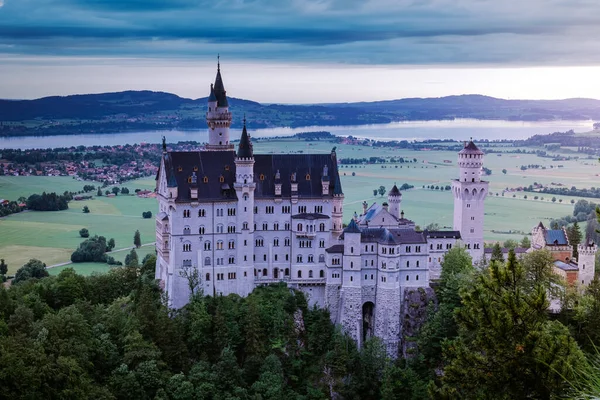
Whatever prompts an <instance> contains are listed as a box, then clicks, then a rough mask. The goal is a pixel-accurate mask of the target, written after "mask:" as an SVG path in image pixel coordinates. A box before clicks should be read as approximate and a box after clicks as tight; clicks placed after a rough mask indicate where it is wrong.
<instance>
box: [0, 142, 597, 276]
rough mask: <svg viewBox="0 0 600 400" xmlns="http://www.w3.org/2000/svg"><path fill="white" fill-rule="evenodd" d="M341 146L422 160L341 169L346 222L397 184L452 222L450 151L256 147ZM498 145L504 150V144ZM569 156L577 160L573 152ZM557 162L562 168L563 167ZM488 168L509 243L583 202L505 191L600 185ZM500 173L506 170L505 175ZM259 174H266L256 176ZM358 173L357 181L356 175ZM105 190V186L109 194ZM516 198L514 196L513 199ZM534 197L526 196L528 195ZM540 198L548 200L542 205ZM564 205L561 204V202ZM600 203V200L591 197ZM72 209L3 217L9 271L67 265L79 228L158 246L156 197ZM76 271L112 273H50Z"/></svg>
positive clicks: (65, 186) (551, 173) (496, 232)
mask: <svg viewBox="0 0 600 400" xmlns="http://www.w3.org/2000/svg"><path fill="white" fill-rule="evenodd" d="M333 146H337V157H338V159H342V158H367V159H368V158H369V157H372V156H377V157H396V158H397V157H404V158H405V159H410V160H413V159H415V158H416V159H417V161H416V162H411V163H404V164H397V165H394V164H384V165H381V164H371V165H353V166H346V165H343V166H340V174H341V179H342V186H343V189H344V194H345V207H344V219H345V221H348V220H350V218H352V216H353V214H354V213H355V212H356V213H358V214H360V213H361V211H362V202H363V201H365V200H366V201H367V202H368V203H369V204H372V203H373V202H378V203H381V202H383V201H385V200H386V198H387V196H385V195H384V196H383V197H382V196H379V195H377V196H373V189H376V188H378V187H379V186H385V188H386V189H387V190H389V189H391V187H392V186H393V185H394V183H396V184H398V186H400V185H401V184H403V183H409V184H411V185H414V186H415V188H414V189H411V190H407V191H404V192H403V197H402V209H403V210H404V212H405V217H406V218H409V219H412V220H413V221H415V222H416V224H417V225H420V226H421V227H424V226H426V225H428V224H429V223H432V222H436V223H438V224H439V225H440V226H443V227H446V228H451V227H452V221H453V216H452V214H453V198H452V194H451V192H449V191H440V190H430V189H426V188H423V186H428V185H436V186H446V185H450V183H451V180H452V179H454V178H455V177H456V176H457V174H458V171H457V166H456V158H457V155H456V153H455V152H450V151H448V152H445V151H412V150H392V149H386V148H371V147H365V146H352V145H335V144H333V143H330V142H318V141H317V142H302V141H297V140H293V139H277V140H268V141H266V140H263V141H256V142H255V144H254V150H255V152H257V153H298V152H304V153H309V152H318V153H329V152H331V149H332V148H333ZM499 147H500V146H499ZM564 152H565V155H571V156H572V155H573V153H572V152H571V151H570V150H569V149H565V150H564ZM528 164H539V165H542V166H545V167H546V168H545V169H541V168H540V169H528V170H525V171H522V170H521V169H520V167H521V165H528ZM559 165H561V167H560V168H559ZM485 166H486V167H487V168H489V169H491V170H492V175H490V176H487V177H486V178H485V179H486V180H488V181H489V182H490V194H489V196H488V198H487V200H486V206H485V212H486V216H485V226H484V229H485V239H486V240H488V241H493V240H506V239H521V238H522V237H523V234H524V233H528V232H530V231H531V229H532V228H533V226H534V225H536V224H537V223H538V222H539V221H543V222H545V223H547V222H548V221H549V220H550V219H551V218H558V217H562V216H565V215H567V214H571V213H572V210H573V205H572V204H571V200H575V201H577V200H578V199H579V198H577V197H569V196H556V198H557V201H556V202H554V203H553V202H552V201H551V199H552V197H554V196H552V195H543V194H540V195H538V196H539V197H540V199H538V200H534V199H533V197H534V196H535V194H532V193H525V192H516V193H505V194H504V196H502V191H503V190H504V189H505V188H507V187H510V188H514V187H518V186H529V185H531V184H533V183H534V182H539V183H544V184H548V185H550V184H551V183H561V184H563V185H566V186H567V187H571V186H577V187H588V188H589V187H592V186H598V185H600V178H599V176H598V174H600V165H598V163H597V161H596V160H588V159H580V160H571V161H552V160H551V159H549V158H541V157H538V156H536V155H530V154H508V153H505V154H501V155H497V154H489V155H487V156H486V158H485ZM502 169H506V170H507V173H506V174H503V173H502ZM257 172H259V173H260V171H257ZM353 173H354V176H353ZM86 183H87V184H89V182H82V181H77V180H75V179H72V178H70V177H4V176H3V177H0V198H6V199H17V198H18V197H19V196H25V197H27V196H29V195H31V194H33V193H41V192H42V191H55V192H58V193H62V192H64V191H65V190H69V191H78V190H81V189H82V188H83V185H84V184H86ZM123 186H126V187H127V188H129V190H130V191H131V192H132V193H133V191H134V189H136V188H139V189H152V188H153V187H154V179H153V178H151V177H149V178H146V179H141V180H136V181H131V182H127V183H125V184H124V185H123ZM105 190H106V189H105ZM513 194H514V195H515V197H513ZM525 196H527V197H528V198H527V199H525V198H524V197H525ZM541 197H543V198H544V199H543V200H541ZM559 200H562V203H561V202H560V201H559ZM587 200H590V201H596V202H598V203H600V199H597V200H595V199H587ZM84 205H87V206H88V207H89V208H90V210H91V212H90V213H89V214H84V213H83V212H82V211H81V209H82V207H83V206H84ZM69 207H70V208H69V210H65V211H58V212H33V211H32V212H23V213H20V214H16V215H11V216H8V217H5V218H0V258H4V259H5V260H6V261H7V263H8V264H9V273H11V274H12V273H14V272H15V271H16V270H17V269H18V268H19V267H20V266H21V265H23V264H24V263H25V262H26V261H27V260H28V259H30V258H38V259H40V260H42V261H44V262H45V263H46V264H48V265H55V264H60V263H64V262H68V261H69V259H70V255H71V253H72V252H73V250H74V249H75V248H76V247H77V246H78V244H79V243H80V242H81V241H82V238H81V237H80V236H79V230H80V229H81V228H87V229H89V230H90V233H91V235H95V234H97V235H103V236H105V237H106V238H107V239H109V238H114V239H115V241H116V249H117V250H118V249H125V250H123V251H118V252H114V254H112V255H113V257H115V259H117V260H120V261H123V260H124V258H125V255H126V254H127V253H128V252H129V249H130V248H131V246H132V245H133V233H134V232H135V230H136V229H139V230H140V233H141V236H142V242H143V243H145V244H146V243H152V242H154V236H155V232H154V229H155V228H154V219H153V218H152V219H143V218H142V217H141V214H142V212H143V211H148V210H150V211H152V213H153V214H155V213H156V209H157V204H156V200H155V199H140V198H137V196H134V195H130V196H117V197H113V198H107V197H104V196H101V197H95V198H94V199H93V200H88V201H72V202H71V203H70V204H69ZM509 232H513V233H509ZM153 251H154V248H153V246H144V247H142V248H141V249H139V250H138V255H139V257H140V259H142V258H143V257H144V255H145V254H148V253H151V252H153ZM67 267H73V268H75V269H76V270H77V271H78V272H80V273H82V274H90V273H92V272H103V271H107V270H108V269H109V268H110V267H109V266H108V265H106V264H98V263H80V264H71V265H66V266H63V267H55V268H52V269H51V270H50V272H51V273H52V274H55V273H59V272H60V271H61V270H62V269H64V268H67Z"/></svg>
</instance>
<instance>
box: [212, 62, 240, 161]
mask: <svg viewBox="0 0 600 400" xmlns="http://www.w3.org/2000/svg"><path fill="white" fill-rule="evenodd" d="M206 125H208V144H207V145H206V150H212V151H223V150H229V151H231V150H233V149H234V147H233V144H231V143H230V142H229V128H230V127H231V113H230V112H229V102H228V101H227V92H226V91H225V85H223V78H222V77H221V64H220V62H218V63H217V77H216V78H215V84H214V85H212V84H211V85H210V96H209V97H208V111H207V112H206Z"/></svg>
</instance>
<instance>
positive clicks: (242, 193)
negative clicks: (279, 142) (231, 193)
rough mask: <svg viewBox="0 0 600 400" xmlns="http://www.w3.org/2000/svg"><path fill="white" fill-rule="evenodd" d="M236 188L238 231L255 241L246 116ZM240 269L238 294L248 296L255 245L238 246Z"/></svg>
mask: <svg viewBox="0 0 600 400" xmlns="http://www.w3.org/2000/svg"><path fill="white" fill-rule="evenodd" d="M233 186H234V188H235V191H236V193H237V198H238V201H239V202H240V203H243V207H238V212H239V218H238V227H237V229H238V231H239V232H241V237H240V239H241V241H242V242H243V243H251V244H252V243H254V240H253V235H254V211H253V210H254V190H255V189H256V183H255V182H254V152H253V149H252V142H251V141H250V136H249V135H248V131H247V130H246V118H245V117H244V127H243V129H242V137H241V138H240V144H239V146H238V151H237V154H236V158H235V183H234V185H233ZM238 249H239V250H238V257H237V259H238V269H239V270H240V274H239V276H240V278H241V280H242V281H241V282H242V283H241V286H240V287H239V289H240V291H239V292H238V294H239V295H240V296H248V295H249V294H250V293H251V292H252V290H253V289H254V274H253V265H254V263H253V255H254V247H253V246H239V247H238Z"/></svg>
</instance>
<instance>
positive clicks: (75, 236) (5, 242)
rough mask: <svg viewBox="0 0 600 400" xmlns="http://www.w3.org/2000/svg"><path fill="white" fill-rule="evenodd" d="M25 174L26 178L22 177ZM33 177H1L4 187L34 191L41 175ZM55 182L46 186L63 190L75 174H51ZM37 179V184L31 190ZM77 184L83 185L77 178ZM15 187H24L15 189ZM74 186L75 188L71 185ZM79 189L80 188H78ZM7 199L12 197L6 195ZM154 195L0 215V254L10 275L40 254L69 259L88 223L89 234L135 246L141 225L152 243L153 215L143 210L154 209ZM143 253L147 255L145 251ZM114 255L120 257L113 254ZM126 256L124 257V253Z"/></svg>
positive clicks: (145, 183)
mask: <svg viewBox="0 0 600 400" xmlns="http://www.w3.org/2000/svg"><path fill="white" fill-rule="evenodd" d="M19 178H22V179H23V180H22V181H21V179H19ZM27 178H29V177H10V179H8V180H3V182H4V185H3V188H2V189H3V191H2V192H0V197H1V196H4V194H3V193H4V189H5V188H6V187H7V186H8V190H7V192H8V193H28V192H29V193H33V192H36V191H37V189H38V187H39V185H40V183H39V180H40V179H44V178H43V177H36V179H35V180H29V179H27ZM48 179H51V181H50V184H51V186H50V187H49V188H48V189H47V190H52V191H58V192H62V191H64V190H68V187H69V186H70V185H71V182H70V181H71V178H67V177H57V178H54V177H51V178H48ZM152 181H153V180H152V179H145V180H140V181H132V182H128V183H127V184H126V185H125V186H128V187H129V188H134V187H139V188H147V187H151V184H152ZM31 182H33V183H34V184H35V189H34V190H33V191H32V192H30V190H32V189H27V187H24V186H26V185H27V184H29V183H31ZM78 184H79V185H78V187H77V188H80V187H82V186H83V183H82V182H78ZM12 186H21V188H20V189H19V188H14V187H12ZM72 190H73V189H72ZM78 190H79V189H78ZM6 197H7V198H8V197H9V196H6ZM84 205H87V206H88V207H89V208H90V211H91V212H90V213H89V214H84V213H83V212H82V211H81V209H82V207H83V206H84ZM155 209H156V200H155V199H141V198H138V197H137V196H133V195H131V196H117V197H112V198H110V197H104V196H102V197H97V198H95V199H93V200H85V201H72V202H71V203H70V204H69V209H68V210H65V211H48V212H37V211H26V212H22V213H19V214H14V215H10V216H8V217H5V218H1V219H0V257H1V258H4V259H5V260H6V262H7V263H8V265H9V274H12V273H14V272H15V271H16V270H17V269H18V268H19V267H20V266H21V265H23V264H24V263H25V262H27V260H29V259H30V258H37V259H40V260H42V261H43V262H45V263H46V264H48V265H53V264H59V263H63V262H67V261H69V260H70V257H71V253H72V252H73V250H74V249H75V248H77V246H78V245H79V243H81V241H82V240H83V239H82V238H81V237H80V236H79V230H80V229H81V228H87V229H89V231H90V234H91V235H102V236H105V237H106V238H107V239H109V238H114V239H115V242H116V248H117V249H120V248H124V247H129V246H132V245H133V234H134V232H135V230H136V229H139V231H140V234H141V238H142V243H148V242H153V241H154V237H155V227H154V219H143V218H142V212H143V211H148V210H150V211H152V212H153V214H154V213H155ZM142 257H143V255H142ZM115 258H116V259H119V258H117V257H115ZM122 258H123V259H124V258H125V255H124V254H123V256H122Z"/></svg>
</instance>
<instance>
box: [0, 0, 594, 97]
mask: <svg viewBox="0 0 600 400" xmlns="http://www.w3.org/2000/svg"><path fill="white" fill-rule="evenodd" d="M598 37H600V1H597V0H501V1H499V0H495V1H489V0H291V1H285V0H212V1H205V0H0V98H35V97H40V96H46V95H54V94H60V95H64V94H71V93H89V92H104V91H117V90H126V89H150V90H164V91H169V92H173V93H177V94H179V95H181V96H185V97H192V98H197V97H203V96H205V95H207V91H208V85H209V83H210V81H211V80H212V79H213V78H214V73H215V64H216V55H217V54H221V65H222V71H223V73H224V79H225V84H226V88H227V89H228V93H229V94H230V95H231V96H234V97H241V98H248V99H253V100H257V101H262V102H287V103H293V102H297V103H316V102H332V101H361V100H379V99H390V98H402V97H430V96H443V95H450V94H462V93H481V94H487V95H492V96H497V97H504V98H566V97H596V98H600V94H599V93H600V79H599V77H600V40H598Z"/></svg>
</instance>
